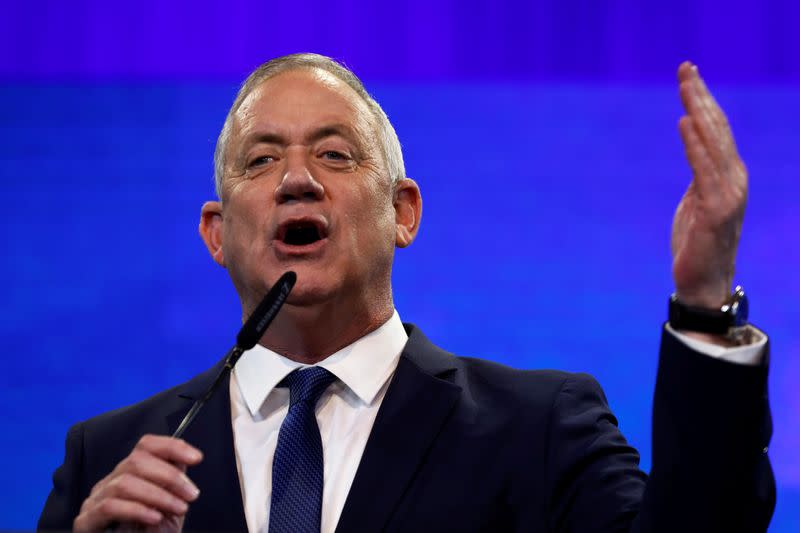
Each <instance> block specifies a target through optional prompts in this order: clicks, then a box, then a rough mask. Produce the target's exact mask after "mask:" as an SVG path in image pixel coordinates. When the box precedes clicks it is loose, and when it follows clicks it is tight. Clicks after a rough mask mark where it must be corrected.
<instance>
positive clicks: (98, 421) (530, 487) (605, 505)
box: [39, 326, 775, 533]
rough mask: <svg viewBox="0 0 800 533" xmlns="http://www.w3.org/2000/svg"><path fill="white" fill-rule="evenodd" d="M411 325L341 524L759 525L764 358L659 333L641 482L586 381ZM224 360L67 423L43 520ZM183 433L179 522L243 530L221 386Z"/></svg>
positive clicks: (680, 528)
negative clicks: (724, 356) (648, 458)
mask: <svg viewBox="0 0 800 533" xmlns="http://www.w3.org/2000/svg"><path fill="white" fill-rule="evenodd" d="M407 329H408V331H409V340H408V343H407V345H406V347H405V349H404V351H403V354H402V356H401V357H400V361H399V364H398V367H397V371H396V373H395V375H394V377H393V379H392V382H391V384H390V386H389V389H388V391H387V393H386V396H385V398H384V401H383V404H382V405H381V408H380V411H379V412H378V415H377V418H376V420H375V425H374V427H373V429H372V433H371V434H370V437H369V440H368V442H367V446H366V449H365V450H364V455H363V457H362V459H361V463H360V465H359V467H358V471H357V473H356V477H355V480H354V482H353V485H352V488H351V489H350V493H349V495H348V498H347V502H346V504H345V507H344V510H343V512H342V515H341V518H340V520H339V524H338V527H337V532H343V533H344V532H372V531H413V532H423V531H431V532H434V531H436V532H438V531H537V532H546V531H564V532H566V531H570V532H592V531H598V532H612V531H614V532H616V531H619V532H622V531H626V532H627V531H636V532H655V531H664V532H670V533H675V532H679V533H687V532H689V531H698V532H700V531H702V532H704V533H708V532H715V531H720V532H726V533H729V532H736V531H747V532H755V531H765V530H766V527H767V523H768V522H769V519H770V517H771V514H772V509H773V507H774V501H775V488H774V481H773V476H772V472H771V469H770V465H769V462H768V459H767V456H766V453H765V452H766V446H767V443H768V442H769V438H770V434H771V423H770V415H769V407H768V402H767V387H766V379H767V371H766V365H764V366H759V367H747V366H740V365H735V364H731V363H726V362H724V361H720V360H716V359H713V358H711V357H708V356H705V355H702V354H698V353H695V352H693V351H691V350H690V349H688V348H687V347H685V346H684V345H683V344H682V343H680V342H679V341H677V340H676V339H674V338H673V337H672V336H671V335H669V334H665V335H664V336H663V338H662V346H661V359H660V363H659V370H658V377H657V384H656V392H655V405H654V415H653V468H652V471H651V474H650V476H649V478H648V477H647V476H646V475H645V474H644V473H643V472H642V471H641V470H639V468H638V462H639V456H638V454H637V453H636V451H635V450H634V449H633V448H632V447H631V446H629V445H628V443H627V442H626V441H625V439H624V437H623V436H622V434H621V433H620V431H619V429H618V428H617V421H616V419H615V418H614V415H613V414H612V413H611V411H610V410H609V407H608V404H607V402H606V399H605V396H604V395H603V392H602V390H601V389H600V386H599V385H598V384H597V382H596V381H595V380H594V379H593V378H592V377H590V376H588V375H585V374H570V373H565V372H557V371H550V370H546V371H521V370H514V369H511V368H508V367H505V366H502V365H499V364H496V363H492V362H488V361H483V360H479V359H469V358H460V357H454V356H453V355H452V354H450V353H447V352H445V351H443V350H441V349H439V348H438V347H436V346H434V345H433V344H432V343H431V342H430V341H428V339H427V338H426V337H425V336H424V335H423V334H422V333H421V332H420V331H419V330H418V329H417V328H415V327H414V326H407ZM220 368H221V365H220V364H217V365H216V366H215V367H214V368H212V369H210V370H209V371H207V372H205V373H203V374H201V375H199V376H197V377H195V378H194V379H192V380H191V381H189V382H187V383H185V384H183V385H180V386H178V387H175V388H173V389H170V390H167V391H165V392H162V393H160V394H158V395H156V396H154V397H152V398H149V399H147V400H145V401H143V402H141V403H139V404H136V405H133V406H130V407H126V408H124V409H120V410H117V411H113V412H111V413H106V414H104V415H100V416H98V417H96V418H93V419H91V420H88V421H86V422H82V423H80V424H77V425H76V426H74V427H73V428H71V429H70V431H69V433H68V435H67V442H66V456H65V459H64V464H63V465H62V466H61V467H59V468H58V470H56V472H55V474H54V476H53V485H54V487H53V490H52V492H51V494H50V496H49V498H48V499H47V503H46V505H45V508H44V511H43V512H42V516H41V518H40V521H39V527H40V528H41V529H69V528H70V527H71V525H72V520H73V518H74V517H75V515H76V514H77V513H78V511H79V508H80V505H81V503H82V501H83V500H84V498H86V496H87V495H88V494H89V491H90V490H91V488H92V486H93V485H94V484H95V483H96V482H97V481H98V480H100V479H101V478H103V477H104V476H106V475H107V474H108V473H109V472H110V471H111V470H112V469H113V468H114V466H115V465H116V464H117V463H118V462H119V461H120V460H121V459H123V458H124V457H125V456H126V455H127V454H128V453H129V452H130V450H131V449H132V448H133V446H134V444H135V443H136V441H137V440H138V439H139V438H140V437H141V436H142V435H143V434H144V433H159V434H171V432H172V431H173V430H174V429H175V428H176V426H177V424H178V423H179V421H180V420H181V418H182V417H183V416H184V414H185V413H186V411H187V410H188V409H189V407H190V406H191V404H192V401H193V400H194V399H195V398H196V397H197V396H198V395H200V394H202V392H203V391H204V390H205V389H206V387H207V386H208V385H209V383H210V382H211V380H212V379H213V378H214V376H216V374H217V373H218V372H219V370H220ZM185 438H186V440H187V441H189V442H191V443H192V444H194V445H195V446H197V447H198V448H200V449H201V450H203V452H204V454H205V459H204V461H203V462H202V463H201V464H200V465H199V466H197V467H194V468H192V469H191V470H190V472H189V475H190V477H191V478H192V479H193V480H194V482H195V483H196V484H197V486H198V487H199V488H200V490H201V493H200V498H199V499H198V500H197V501H196V502H194V503H193V504H192V506H191V509H190V511H189V514H188V516H187V518H186V523H185V530H199V531H244V530H246V525H245V519H244V511H243V507H242V496H241V492H240V488H239V480H238V477H237V472H236V462H235V455H234V448H233V434H232V429H231V418H230V397H229V392H228V388H227V386H226V387H225V390H224V391H223V390H220V391H219V392H218V393H217V394H216V396H215V397H214V398H213V399H212V400H211V401H209V403H208V404H207V405H206V406H205V408H204V410H203V412H202V413H201V414H200V416H199V419H198V420H197V421H196V423H195V424H194V425H193V426H192V427H191V428H190V429H189V430H188V431H187V433H186V434H185Z"/></svg>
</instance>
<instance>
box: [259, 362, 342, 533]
mask: <svg viewBox="0 0 800 533" xmlns="http://www.w3.org/2000/svg"><path fill="white" fill-rule="evenodd" d="M334 380H336V376H334V375H333V374H331V373H330V372H328V371H327V370H325V369H324V368H320V367H318V366H312V367H308V368H304V369H302V370H295V371H293V372H292V373H291V374H289V375H288V376H286V377H285V378H284V379H283V381H281V383H279V384H278V386H279V387H280V386H283V387H289V396H290V399H289V413H288V414H287V415H286V418H285V419H284V421H283V424H281V430H280V432H279V433H278V445H277V447H276V448H275V459H274V460H273V462H272V500H271V503H270V510H269V533H284V532H286V533H288V532H291V533H319V528H320V517H321V515H322V487H323V477H322V475H323V467H324V463H323V460H322V439H321V438H320V436H319V426H317V417H316V415H315V414H314V410H315V408H316V406H317V400H319V397H320V396H321V395H322V393H323V392H324V391H325V389H327V388H328V385H330V384H331V383H333V381H334Z"/></svg>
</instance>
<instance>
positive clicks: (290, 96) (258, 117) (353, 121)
mask: <svg viewBox="0 0 800 533" xmlns="http://www.w3.org/2000/svg"><path fill="white" fill-rule="evenodd" d="M369 117H370V113H369V109H368V108H367V105H366V103H365V102H364V101H363V99H362V98H361V97H360V96H359V95H358V93H356V92H355V91H354V90H353V89H352V87H350V86H349V85H347V84H346V83H345V82H343V81H342V80H340V79H339V78H337V77H336V76H334V75H333V74H331V73H329V72H327V71H324V70H321V69H297V70H290V71H287V72H282V73H280V74H277V75H275V76H273V77H271V78H269V79H267V80H265V81H264V82H262V83H261V84H260V85H258V86H257V87H256V88H255V89H253V91H251V92H250V94H249V95H247V97H246V98H245V99H244V100H243V101H242V105H241V106H240V107H239V109H238V110H237V111H236V114H235V115H234V124H233V126H234V137H237V138H239V139H241V138H242V137H243V136H245V135H247V134H248V133H250V132H252V131H254V130H260V129H265V128H266V129H275V130H281V133H285V134H288V135H290V136H292V135H295V134H297V135H301V134H302V133H303V132H304V131H307V130H308V129H310V128H315V127H318V126H320V125H322V124H324V123H340V124H345V125H348V126H350V127H352V128H353V130H355V131H356V132H359V133H366V128H368V127H369V124H370V120H369Z"/></svg>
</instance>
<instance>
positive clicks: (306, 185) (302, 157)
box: [275, 150, 325, 204]
mask: <svg viewBox="0 0 800 533" xmlns="http://www.w3.org/2000/svg"><path fill="white" fill-rule="evenodd" d="M306 157H307V155H306V154H303V153H300V150H297V151H295V150H289V151H288V152H287V154H286V159H285V160H286V171H285V173H284V175H283V178H282V179H281V182H280V183H279V184H278V187H277V188H276V189H275V201H276V202H277V203H279V204H284V203H287V202H303V201H312V202H313V201H319V200H322V198H323V197H324V196H325V188H324V187H323V186H322V184H321V183H320V182H318V181H317V180H315V179H314V176H312V175H311V172H310V171H309V169H308V164H307V162H306Z"/></svg>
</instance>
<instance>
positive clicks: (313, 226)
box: [276, 220, 328, 246]
mask: <svg viewBox="0 0 800 533" xmlns="http://www.w3.org/2000/svg"><path fill="white" fill-rule="evenodd" d="M327 236H328V232H327V228H326V227H325V225H324V224H322V222H321V221H317V220H295V221H288V222H285V223H283V224H281V225H280V226H279V227H278V234H277V235H276V238H277V240H278V241H280V242H282V243H283V244H285V245H288V246H308V245H311V244H314V243H316V242H319V241H321V240H323V239H325V238H327Z"/></svg>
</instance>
